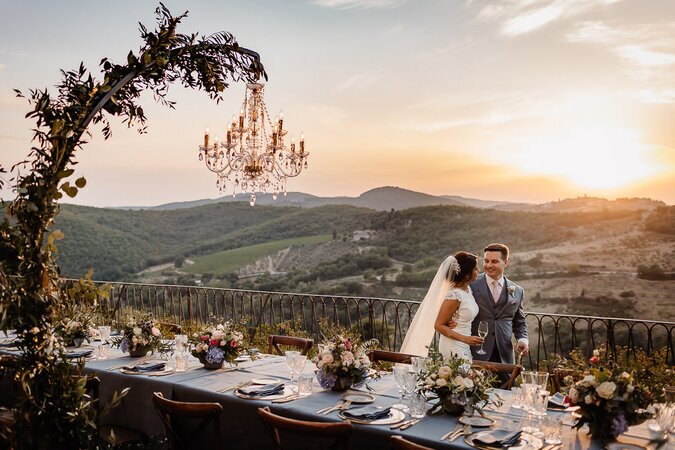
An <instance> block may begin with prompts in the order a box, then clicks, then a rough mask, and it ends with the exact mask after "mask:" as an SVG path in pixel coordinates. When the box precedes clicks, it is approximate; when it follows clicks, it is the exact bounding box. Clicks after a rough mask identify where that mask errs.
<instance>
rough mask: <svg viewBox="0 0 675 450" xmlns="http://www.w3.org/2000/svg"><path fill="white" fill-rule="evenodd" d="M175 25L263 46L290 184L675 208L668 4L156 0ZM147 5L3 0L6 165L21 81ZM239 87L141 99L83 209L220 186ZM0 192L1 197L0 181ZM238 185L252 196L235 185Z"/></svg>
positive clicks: (85, 163) (673, 35) (199, 194)
mask: <svg viewBox="0 0 675 450" xmlns="http://www.w3.org/2000/svg"><path fill="white" fill-rule="evenodd" d="M165 4H166V5H167V7H169V9H171V11H172V12H173V13H174V14H179V13H182V12H184V11H185V10H189V11H190V13H189V16H188V17H187V18H186V19H185V20H184V21H183V23H182V25H181V27H180V28H179V32H182V33H192V32H198V33H200V34H211V33H214V32H217V31H229V32H231V33H233V34H234V35H235V36H236V37H237V40H238V41H239V43H240V45H242V46H244V47H247V48H250V49H252V50H255V51H257V52H259V53H260V55H261V58H262V62H263V64H264V65H265V67H266V69H267V72H268V74H269V82H268V83H267V86H266V97H265V99H266V103H267V106H268V109H269V112H270V113H271V114H273V115H274V114H276V113H277V112H279V111H280V110H283V113H284V117H285V121H284V123H285V127H286V128H287V129H289V130H290V131H291V133H294V134H295V135H296V136H298V135H299V134H300V132H301V131H303V132H304V134H305V138H306V146H307V149H308V150H309V151H310V152H311V157H310V166H309V169H308V170H307V171H306V172H304V173H302V174H301V175H300V176H299V177H297V178H294V179H291V180H289V187H288V189H289V191H302V192H307V193H311V194H315V195H321V196H339V195H349V196H356V195H359V194H360V193H362V192H364V191H366V190H368V189H372V188H374V187H379V186H399V187H402V188H406V189H411V190H415V191H421V192H426V193H429V194H434V195H442V194H448V195H462V196H465V197H474V198H482V199H490V200H508V201H526V202H536V203H542V202H547V201H552V200H558V199H561V198H567V197H576V196H580V195H584V194H587V195H594V196H604V197H609V198H615V197H634V196H637V197H652V198H655V199H659V200H663V201H665V202H667V203H669V204H673V203H675V1H673V0H623V1H621V0H495V1H487V0H486V1H475V0H456V1H453V0H414V1H413V0H409V1H405V0H304V1H301V0H292V1H279V0H247V1H222V0H221V1H216V0H212V1H190V2H180V1H174V0H166V1H165ZM156 5H157V3H153V2H139V1H131V0H122V1H116V2H101V1H94V0H77V1H74V0H73V1H70V0H69V1H61V2H54V1H30V0H26V1H23V2H16V1H11V2H10V1H6V0H0V7H1V8H2V11H3V13H2V15H0V165H2V166H4V167H6V168H9V167H11V166H12V165H13V164H14V163H16V162H17V161H20V160H21V159H23V158H24V157H25V155H26V154H27V152H28V150H29V148H30V136H31V134H32V133H31V128H32V127H33V126H34V124H33V123H32V122H30V121H28V120H26V119H24V114H25V113H26V112H27V109H28V105H27V103H26V102H25V101H24V100H22V99H17V98H15V97H14V94H13V91H12V89H14V88H17V89H21V90H23V91H24V92H26V93H27V91H28V90H29V89H31V88H44V87H50V88H51V87H52V86H53V85H54V84H55V83H56V82H58V80H59V77H60V73H59V69H64V70H68V69H72V68H75V67H77V66H78V65H79V63H80V61H83V62H84V63H85V65H86V66H87V67H88V68H89V69H90V70H91V71H92V72H93V74H94V76H95V77H98V76H99V74H100V72H99V68H98V63H99V61H100V60H101V58H103V57H108V58H110V59H111V60H113V61H116V62H122V61H124V59H125V58H126V54H127V53H128V52H129V50H133V51H134V52H137V51H138V49H139V47H140V45H141V40H140V37H139V32H138V22H142V23H144V24H145V25H147V26H148V28H154V8H155V6H156ZM244 88H245V86H244V85H243V84H233V85H232V86H231V87H230V89H229V90H227V91H226V92H225V101H224V102H222V103H221V104H219V105H216V104H215V102H211V101H210V100H209V99H208V97H207V96H206V95H205V94H204V93H202V92H198V91H189V90H185V89H183V88H181V87H180V86H177V85H176V86H174V87H173V88H172V89H171V90H170V92H169V97H170V99H172V100H175V101H176V102H177V107H176V109H175V110H170V109H167V108H164V107H161V106H159V105H156V104H155V103H154V102H153V100H152V98H151V96H146V97H144V99H143V107H144V109H145V111H146V115H147V116H148V118H149V122H148V125H149V128H148V133H147V134H144V135H139V134H138V133H137V132H136V131H135V130H128V129H126V127H125V126H124V125H122V124H120V123H118V122H113V137H112V139H110V140H108V141H104V140H103V138H102V137H101V135H100V133H97V132H95V133H94V138H93V139H92V142H91V143H90V144H88V145H86V146H85V148H84V150H83V151H81V152H80V153H78V161H79V162H80V163H79V164H78V165H77V166H76V167H75V169H76V174H77V175H78V176H79V175H84V176H85V177H86V178H87V180H88V182H89V183H88V185H87V187H86V188H85V189H84V190H83V191H82V192H81V194H80V195H79V196H78V197H76V199H75V200H74V202H75V203H80V204H86V205H92V206H120V205H157V204H161V203H167V202H173V201H184V200H194V199H199V198H214V197H218V196H219V195H220V193H219V192H218V190H217V189H216V185H215V181H216V179H215V176H214V175H213V174H211V173H209V172H207V170H206V169H205V168H204V166H203V163H201V162H200V161H199V160H198V153H197V146H198V145H199V144H200V142H201V141H202V136H203V132H204V128H205V127H206V126H208V127H209V128H210V130H211V131H212V134H213V135H215V134H218V135H220V136H221V137H222V136H224V134H225V131H224V130H225V128H226V126H227V121H228V120H229V119H230V117H231V116H232V115H233V114H235V113H236V112H237V111H238V110H239V107H240V104H241V102H242V100H243V95H244ZM2 197H3V198H6V199H7V198H10V197H11V193H10V192H9V191H8V190H4V191H3V192H2ZM241 198H242V200H245V199H246V196H242V197H241Z"/></svg>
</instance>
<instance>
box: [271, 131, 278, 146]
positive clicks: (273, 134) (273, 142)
mask: <svg viewBox="0 0 675 450" xmlns="http://www.w3.org/2000/svg"><path fill="white" fill-rule="evenodd" d="M272 146H274V147H276V146H277V132H276V131H275V132H274V133H272Z"/></svg>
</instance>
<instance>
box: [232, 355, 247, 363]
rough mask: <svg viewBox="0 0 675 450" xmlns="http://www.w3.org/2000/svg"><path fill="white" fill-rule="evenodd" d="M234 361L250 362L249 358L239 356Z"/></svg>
mask: <svg viewBox="0 0 675 450" xmlns="http://www.w3.org/2000/svg"><path fill="white" fill-rule="evenodd" d="M234 360H235V361H236V362H244V361H250V360H251V357H250V356H248V355H240V356H237V357H236V358H235V359H234Z"/></svg>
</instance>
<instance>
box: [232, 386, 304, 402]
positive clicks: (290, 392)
mask: <svg viewBox="0 0 675 450" xmlns="http://www.w3.org/2000/svg"><path fill="white" fill-rule="evenodd" d="M294 393H295V392H294V391H293V389H291V388H290V387H289V386H284V392H282V393H281V394H276V395H266V396H264V397H257V396H255V395H246V394H244V393H243V392H239V389H235V391H234V395H236V396H237V397H239V398H245V399H246V400H278V399H280V398H284V397H288V396H289V395H293V394H294Z"/></svg>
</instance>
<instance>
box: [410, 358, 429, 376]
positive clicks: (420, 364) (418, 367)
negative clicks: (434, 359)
mask: <svg viewBox="0 0 675 450" xmlns="http://www.w3.org/2000/svg"><path fill="white" fill-rule="evenodd" d="M430 361H431V358H428V357H426V356H413V357H412V358H410V362H411V363H412V366H413V368H414V369H415V373H417V374H420V373H422V372H425V371H426V370H427V369H428V367H429V362H430Z"/></svg>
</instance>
